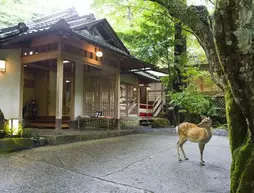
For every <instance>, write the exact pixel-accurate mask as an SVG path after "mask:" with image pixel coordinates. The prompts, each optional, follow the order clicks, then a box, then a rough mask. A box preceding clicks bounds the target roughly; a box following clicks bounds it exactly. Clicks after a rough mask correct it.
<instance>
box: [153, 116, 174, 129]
mask: <svg viewBox="0 0 254 193" xmlns="http://www.w3.org/2000/svg"><path fill="white" fill-rule="evenodd" d="M151 124H152V127H153V128H166V127H169V124H170V123H169V120H168V119H166V118H153V119H152V121H151Z"/></svg>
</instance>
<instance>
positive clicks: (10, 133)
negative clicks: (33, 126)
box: [4, 123, 23, 137]
mask: <svg viewBox="0 0 254 193" xmlns="http://www.w3.org/2000/svg"><path fill="white" fill-rule="evenodd" d="M4 133H5V135H6V136H7V137H23V127H22V124H19V126H18V129H17V130H16V129H14V128H11V127H10V125H9V123H7V124H5V126H4Z"/></svg>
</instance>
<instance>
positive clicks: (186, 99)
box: [169, 86, 216, 116]
mask: <svg viewBox="0 0 254 193" xmlns="http://www.w3.org/2000/svg"><path fill="white" fill-rule="evenodd" d="M169 96H170V98H171V103H170V104H171V105H173V106H178V108H179V112H181V113H190V114H194V115H207V116H216V111H215V110H216V108H215V106H214V104H213V102H212V100H211V99H210V98H207V97H206V96H205V95H203V94H202V93H200V92H198V90H197V89H196V88H195V87H194V86H189V87H187V88H185V89H184V90H183V91H182V92H176V93H172V92H170V93H169Z"/></svg>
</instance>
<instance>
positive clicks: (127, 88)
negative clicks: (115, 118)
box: [125, 84, 129, 117]
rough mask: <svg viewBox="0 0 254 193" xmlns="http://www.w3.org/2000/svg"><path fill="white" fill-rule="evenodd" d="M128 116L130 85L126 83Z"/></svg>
mask: <svg viewBox="0 0 254 193" xmlns="http://www.w3.org/2000/svg"><path fill="white" fill-rule="evenodd" d="M125 110H126V117H129V112H128V111H129V85H128V84H126V109H125Z"/></svg>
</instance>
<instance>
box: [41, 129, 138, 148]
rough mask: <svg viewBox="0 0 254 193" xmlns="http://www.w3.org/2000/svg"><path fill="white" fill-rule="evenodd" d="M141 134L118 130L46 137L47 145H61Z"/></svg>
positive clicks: (134, 131)
mask: <svg viewBox="0 0 254 193" xmlns="http://www.w3.org/2000/svg"><path fill="white" fill-rule="evenodd" d="M136 133H139V131H138V130H136V129H135V130H116V131H101V132H96V131H95V132H90V133H83V134H82V133H81V134H78V135H77V134H76V135H44V136H43V137H44V138H45V139H46V144H47V145H61V144H66V143H72V142H79V141H87V140H94V139H103V138H109V137H118V136H123V135H131V134H136Z"/></svg>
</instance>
